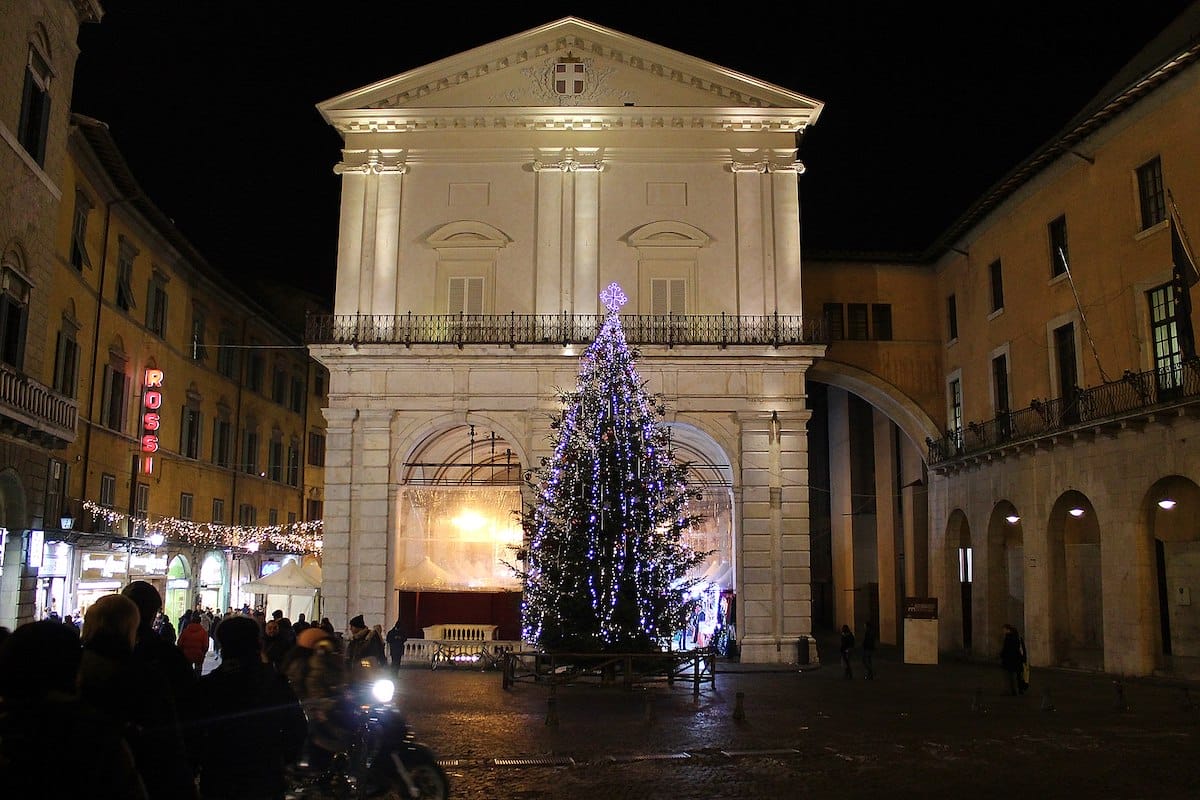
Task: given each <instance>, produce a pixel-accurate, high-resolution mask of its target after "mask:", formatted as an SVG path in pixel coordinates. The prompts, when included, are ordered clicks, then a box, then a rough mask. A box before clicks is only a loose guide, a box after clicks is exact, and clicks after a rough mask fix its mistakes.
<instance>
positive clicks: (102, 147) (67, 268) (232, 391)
mask: <svg viewBox="0 0 1200 800" xmlns="http://www.w3.org/2000/svg"><path fill="white" fill-rule="evenodd" d="M68 149H69V157H68V163H67V168H66V170H65V174H64V179H63V195H64V197H65V198H68V199H69V200H70V202H64V203H63V204H62V205H61V209H60V214H59V218H58V223H57V246H56V256H55V260H56V266H57V267H58V269H57V273H56V275H55V280H54V281H53V283H52V288H51V290H50V292H49V294H50V298H49V301H50V310H49V316H48V320H47V324H46V325H45V326H43V328H42V329H41V330H39V331H37V335H38V336H39V337H41V338H42V339H43V342H42V346H43V347H44V348H46V350H47V352H54V353H56V354H57V357H56V369H57V372H56V375H57V376H58V378H60V379H61V380H59V382H58V383H57V384H56V385H59V386H61V389H62V391H63V392H64V393H65V394H66V395H68V396H69V397H72V398H74V399H75V400H76V402H77V403H78V407H79V430H78V435H77V436H76V438H75V441H74V442H73V443H72V444H71V445H70V446H69V447H68V448H67V449H66V451H65V453H64V456H63V459H62V469H63V471H64V474H65V478H64V484H63V491H64V496H65V498H66V500H65V503H64V506H63V508H64V509H65V510H64V517H68V516H69V517H73V521H72V523H71V524H70V525H67V524H63V525H62V528H63V529H62V530H59V531H50V530H47V533H46V538H47V540H48V541H52V542H53V547H54V548H55V551H56V557H55V558H54V559H53V564H54V566H55V568H56V569H55V572H53V573H52V574H48V573H47V571H46V569H45V568H43V569H42V571H41V574H40V576H39V582H40V584H41V585H42V586H43V591H45V592H49V593H50V594H52V595H53V596H55V597H57V598H58V599H59V604H60V605H61V606H62V607H64V608H67V609H71V610H73V609H76V608H80V607H86V605H87V604H88V603H89V602H90V601H91V600H92V599H94V598H95V597H96V596H99V595H101V594H104V593H107V592H111V591H112V590H113V589H116V588H118V587H120V586H121V585H123V584H124V583H125V582H127V581H128V580H132V579H145V580H149V581H150V582H151V583H154V584H156V585H157V586H158V587H159V589H160V590H161V591H162V592H163V594H164V597H166V598H167V601H168V607H169V608H170V609H171V611H172V612H173V614H174V615H178V614H179V613H182V611H183V610H184V609H185V608H186V607H188V606H189V605H191V604H192V603H201V604H203V605H205V606H212V607H214V608H222V609H223V608H225V607H228V606H231V605H232V606H241V605H243V604H253V603H254V597H253V595H251V594H249V593H243V592H241V591H240V588H239V587H240V585H241V584H242V583H245V582H247V581H249V580H253V579H255V578H258V577H260V576H261V575H262V574H263V572H264V568H265V569H270V567H269V566H267V565H269V564H275V565H276V566H278V564H279V562H280V557H281V554H282V553H283V552H295V553H303V552H305V551H306V550H309V549H311V547H310V545H311V542H312V539H313V538H314V536H313V535H310V534H312V533H313V526H308V525H305V523H306V522H307V521H309V518H308V517H307V516H306V514H307V513H308V512H310V511H311V508H310V507H309V505H308V504H307V502H306V501H307V500H308V499H310V497H309V490H312V489H314V485H313V484H312V483H311V481H310V479H309V478H307V477H306V475H305V464H306V461H307V458H306V452H305V451H306V447H308V445H309V442H310V438H311V437H310V436H309V434H310V433H311V432H313V431H311V430H310V425H309V422H310V416H311V415H312V414H313V407H315V406H316V405H318V402H317V399H316V397H315V396H314V392H315V391H316V390H318V388H319V387H317V386H316V377H315V371H314V364H313V363H312V362H311V360H310V359H309V358H308V356H307V352H306V350H305V349H304V347H303V345H302V344H301V343H300V341H299V329H298V328H296V329H289V328H288V327H287V326H285V325H284V324H283V323H281V322H279V321H277V320H276V319H274V318H273V317H272V315H271V313H270V312H268V311H267V310H266V309H264V308H263V307H262V306H260V305H259V303H258V302H257V301H256V300H255V299H254V298H252V297H251V296H249V295H248V294H247V293H246V292H244V291H242V290H239V289H238V288H237V287H235V286H234V285H233V284H232V283H231V282H230V281H229V279H228V278H227V277H225V276H224V275H223V274H222V273H221V272H219V271H218V270H216V269H215V268H214V267H213V266H212V265H210V264H209V263H208V262H207V261H206V260H205V259H204V257H203V256H202V255H201V254H200V253H199V252H197V251H196V250H195V248H193V247H192V245H191V244H190V243H189V242H188V241H187V240H186V239H185V238H184V237H183V236H182V235H181V234H180V233H179V231H178V230H177V229H176V228H175V226H174V225H173V224H172V223H171V221H170V220H169V219H168V218H167V217H166V216H165V215H164V214H163V213H162V212H161V211H160V210H159V209H158V208H156V207H155V206H154V204H153V202H152V201H151V200H150V199H149V198H147V197H146V195H145V194H144V192H143V191H142V190H141V188H140V186H139V185H138V183H137V181H136V179H135V178H134V176H133V175H132V174H131V173H130V172H129V169H128V167H127V166H126V165H125V162H124V159H123V158H122V156H121V153H120V152H119V151H118V150H117V147H116V145H115V143H114V141H113V138H112V136H111V134H110V133H109V131H108V128H107V126H106V125H105V124H104V123H102V122H98V121H96V120H93V119H89V118H86V117H80V116H75V117H74V118H73V119H72V125H71V130H70V138H69V148H68ZM318 430H319V429H318ZM68 512H69V513H68ZM47 527H48V528H49V527H50V526H49V525H48V526H47ZM159 536H161V537H162V538H161V540H160V539H159ZM268 549H269V550H270V551H271V552H270V553H268V552H267V550H268Z"/></svg>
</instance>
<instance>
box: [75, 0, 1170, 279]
mask: <svg viewBox="0 0 1200 800" xmlns="http://www.w3.org/2000/svg"><path fill="white" fill-rule="evenodd" d="M102 2H103V5H104V8H105V10H106V14H105V17H104V19H103V21H102V22H101V23H100V24H98V25H89V26H85V28H84V29H83V31H82V33H81V35H80V46H81V49H82V53H81V55H80V58H79V62H78V67H77V71H76V81H75V99H74V110H75V111H77V112H79V113H82V114H86V115H88V116H92V117H96V118H98V119H101V120H103V121H105V122H107V123H108V124H109V125H110V127H111V130H112V133H113V136H114V137H115V139H116V141H117V143H118V145H119V146H120V148H121V150H122V152H123V154H124V155H125V158H126V160H127V161H128V163H129V165H130V168H131V169H132V171H133V173H134V176H135V177H136V178H137V180H138V181H139V182H140V183H141V184H142V186H143V188H144V189H145V190H146V191H147V192H148V194H149V195H150V197H151V198H153V200H154V202H155V203H156V204H157V205H158V206H159V208H161V209H162V210H163V212H164V213H166V214H167V215H168V216H170V217H171V218H172V219H174V220H175V223H176V224H177V225H178V227H179V229H180V230H181V231H182V232H183V233H184V235H185V236H187V237H188V238H189V239H190V240H191V241H192V243H193V244H194V245H196V247H197V248H199V250H200V251H201V252H202V253H204V254H205V255H206V256H207V257H208V259H209V261H211V262H212V263H213V264H214V265H215V266H217V267H218V268H219V269H222V270H223V271H225V272H227V273H229V274H237V273H242V272H245V273H248V274H256V275H262V276H264V277H268V278H273V279H280V280H284V281H287V282H290V283H292V284H293V285H295V286H297V287H298V288H302V289H306V290H309V291H313V292H316V293H318V294H322V295H325V296H327V297H329V296H331V294H332V286H333V273H334V256H335V252H336V247H337V218H338V212H337V207H338V187H339V184H338V179H337V178H336V177H335V176H334V175H333V173H332V166H333V164H334V163H335V162H336V161H338V160H339V148H340V139H339V138H338V136H337V135H336V134H335V133H334V132H333V130H332V129H331V128H329V127H328V126H327V125H326V124H325V123H324V122H323V121H322V120H321V118H320V115H319V114H318V113H317V111H316V108H315V105H316V103H318V102H320V101H322V100H325V99H328V98H330V97H333V96H335V95H338V94H341V93H343V92H346V91H349V90H351V89H356V88H358V87H360V86H364V85H366V84H368V83H373V82H375V81H377V80H381V79H383V78H388V77H391V76H393V75H396V74H398V73H401V72H404V71H406V70H409V69H412V68H414V67H418V66H421V65H423V64H427V63H429V62H431V61H435V60H437V59H440V58H444V57H446V56H449V55H453V54H454V53H457V52H460V51H463V50H467V49H470V48H472V47H477V46H479V45H482V44H486V43H488V42H491V41H494V40H496V39H500V38H503V37H505V36H510V35H512V34H515V33H520V32H521V31H524V30H527V29H529V28H532V27H536V26H538V25H541V24H544V23H546V22H550V21H553V20H555V19H558V18H560V17H563V16H566V15H568V14H574V15H576V16H580V17H583V18H585V19H588V20H590V21H592V22H595V23H597V24H600V25H604V26H607V27H610V28H613V29H615V30H618V31H621V32H623V33H627V34H631V35H633V36H637V37H640V38H643V39H647V40H649V41H652V42H655V43H657V44H660V45H663V46H666V47H670V48H673V49H676V50H680V51H682V52H685V53H688V54H690V55H693V56H696V57H698V58H702V59H705V60H707V61H711V62H714V63H716V64H719V65H722V66H725V67H728V68H730V69H734V70H737V71H739V72H743V73H746V74H749V75H751V76H754V77H757V78H761V79H763V80H766V81H769V82H771V83H774V84H777V85H779V86H782V87H784V88H787V89H791V90H793V91H797V92H800V93H801V94H805V95H808V96H810V97H814V98H816V99H818V100H822V101H824V102H825V104H826V107H825V110H824V111H823V112H822V115H821V118H820V120H819V121H818V123H817V124H816V125H815V126H814V127H813V128H812V129H811V131H810V132H809V133H808V134H807V135H806V137H805V140H804V143H803V146H802V150H801V158H802V160H803V161H804V162H805V164H806V165H807V167H808V172H807V174H805V176H804V177H803V178H802V180H801V192H802V203H803V214H804V246H805V247H806V248H808V249H810V250H826V251H827V250H887V251H913V250H921V249H923V248H924V247H926V246H927V245H929V244H930V243H932V241H933V240H934V239H935V238H936V237H937V235H938V234H939V233H941V232H942V231H943V230H944V229H945V228H946V227H947V226H948V225H949V224H950V223H951V222H952V221H953V220H954V219H955V218H956V217H957V216H958V215H959V214H960V213H962V212H963V211H965V210H966V208H967V206H968V205H969V204H970V203H971V202H972V201H973V200H975V199H976V198H978V196H979V195H980V194H982V193H983V191H984V190H985V189H987V188H988V187H989V186H990V185H991V184H992V183H993V182H995V181H996V180H997V179H999V178H1000V177H1002V176H1003V175H1004V174H1005V173H1006V172H1008V171H1009V170H1010V169H1012V168H1013V167H1014V166H1016V165H1017V163H1018V162H1020V161H1021V160H1022V159H1023V158H1025V157H1026V156H1028V155H1030V154H1031V153H1032V152H1033V151H1034V150H1035V149H1036V148H1037V147H1038V146H1039V145H1041V144H1042V143H1044V142H1045V141H1046V140H1047V139H1049V138H1050V137H1051V136H1052V135H1053V134H1054V133H1056V132H1057V131H1058V130H1059V129H1060V128H1061V127H1062V126H1063V125H1064V124H1065V123H1066V122H1067V121H1068V120H1069V119H1070V118H1071V117H1072V116H1074V115H1075V113H1076V112H1078V111H1079V110H1080V109H1081V108H1082V107H1083V106H1084V105H1085V104H1086V103H1087V102H1088V101H1089V100H1090V99H1091V97H1092V96H1093V95H1094V94H1095V93H1096V92H1097V91H1098V90H1099V89H1100V88H1101V87H1102V86H1103V85H1104V84H1105V83H1106V82H1107V80H1108V79H1109V78H1111V77H1112V75H1113V74H1114V73H1115V72H1116V71H1117V70H1118V69H1119V68H1120V67H1121V66H1122V65H1123V64H1124V63H1125V62H1126V61H1128V60H1129V59H1130V58H1131V57H1132V56H1133V55H1134V54H1135V53H1136V52H1137V51H1138V50H1139V49H1140V48H1141V47H1142V46H1143V45H1144V44H1146V43H1147V42H1148V41H1149V40H1150V39H1152V38H1153V37H1154V36H1155V34H1157V33H1158V32H1159V31H1160V30H1161V29H1162V28H1163V27H1165V26H1166V25H1167V24H1168V23H1169V22H1170V21H1171V20H1172V19H1174V17H1175V16H1176V15H1177V14H1178V13H1179V12H1180V11H1182V10H1183V9H1184V8H1186V7H1187V5H1188V2H1187V1H1186V0H1143V1H1142V2H1132V1H1131V0H1120V1H1119V2H1117V3H1112V4H1108V3H1098V2H1095V0H1089V2H1079V1H1077V0H1070V1H1069V2H1053V0H1043V2H1038V3H1025V2H1013V1H1012V0H1009V1H1008V2H990V1H983V2H978V3H961V4H957V5H956V6H943V4H940V3H913V2H908V3H901V2H878V3H854V2H833V0H822V1H821V2H813V1H811V0H810V2H799V1H794V2H791V3H788V4H786V6H782V7H779V6H776V5H775V4H772V3H765V4H736V3H735V4H726V5H721V6H716V5H707V6H706V5H702V4H683V5H679V4H665V5H666V6H667V7H668V8H669V10H670V11H671V12H673V13H670V14H668V13H666V12H660V11H647V10H646V8H647V7H646V5H645V4H627V3H621V4H601V5H599V6H596V7H593V8H588V7H583V8H572V7H570V6H568V5H564V4H561V3H556V4H548V3H533V2H529V3H517V4H513V6H512V10H508V9H507V8H506V7H505V6H504V5H503V4H499V3H498V4H476V3H470V4H458V3H445V2H443V3H429V4H422V5H421V6H419V8H420V10H416V11H414V10H413V8H414V6H415V5H416V4H414V3H412V2H407V1H405V2H401V1H400V0H387V1H386V2H385V0H376V1H375V2H356V1H355V0H342V1H341V2H325V1H324V0H320V1H318V0H306V1H305V2H294V1H293V2H286V3H285V2H275V0H237V1H236V2H235V0H223V1H218V0H211V1H209V2H199V1H198V0H193V1H192V2H183V1H178V2H177V1H175V0H170V1H167V2H163V1H162V0H124V2H122V1H121V0H102ZM618 5H620V6H622V7H625V8H629V9H637V11H636V12H635V11H633V10H629V11H617V10H615V9H616V7H617V6H618ZM659 5H664V4H659ZM927 7H929V8H927ZM946 7H949V8H956V9H959V10H961V11H964V12H966V13H969V14H970V15H971V16H970V18H968V17H966V16H953V15H952V16H944V15H943V14H940V13H938V11H939V10H943V9H944V8H946Z"/></svg>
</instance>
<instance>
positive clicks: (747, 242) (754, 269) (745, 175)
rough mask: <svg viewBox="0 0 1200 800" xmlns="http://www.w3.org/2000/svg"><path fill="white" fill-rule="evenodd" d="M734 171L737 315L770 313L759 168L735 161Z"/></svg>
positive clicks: (756, 165) (731, 167)
mask: <svg viewBox="0 0 1200 800" xmlns="http://www.w3.org/2000/svg"><path fill="white" fill-rule="evenodd" d="M730 169H731V170H732V171H733V188H734V208H735V209H736V213H737V306H736V309H737V313H739V314H743V315H750V316H754V315H762V314H766V313H769V311H770V310H771V309H768V308H767V302H766V299H765V295H766V287H765V285H764V274H763V272H764V268H763V245H764V234H763V227H762V218H763V207H762V192H761V190H760V188H759V187H760V184H761V181H762V169H761V168H760V166H759V165H758V164H748V163H742V162H737V161H735V162H734V163H733V164H732V165H731V166H730Z"/></svg>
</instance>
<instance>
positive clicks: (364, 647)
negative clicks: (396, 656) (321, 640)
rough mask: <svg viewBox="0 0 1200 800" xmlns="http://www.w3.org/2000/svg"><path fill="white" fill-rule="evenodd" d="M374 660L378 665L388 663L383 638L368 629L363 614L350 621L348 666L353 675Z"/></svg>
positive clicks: (347, 647)
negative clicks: (364, 662) (364, 664)
mask: <svg viewBox="0 0 1200 800" xmlns="http://www.w3.org/2000/svg"><path fill="white" fill-rule="evenodd" d="M367 659H374V660H375V663H376V664H377V665H383V664H386V663H387V656H386V655H385V654H384V652H383V638H382V637H380V636H379V634H377V633H376V632H375V631H373V630H371V629H370V628H368V627H367V623H366V621H365V620H363V616H362V614H359V615H358V616H357V617H355V618H354V619H352V620H350V640H349V641H348V642H346V664H347V665H348V666H349V667H350V671H351V673H355V672H358V671H359V670H361V669H362V662H363V661H365V660H367Z"/></svg>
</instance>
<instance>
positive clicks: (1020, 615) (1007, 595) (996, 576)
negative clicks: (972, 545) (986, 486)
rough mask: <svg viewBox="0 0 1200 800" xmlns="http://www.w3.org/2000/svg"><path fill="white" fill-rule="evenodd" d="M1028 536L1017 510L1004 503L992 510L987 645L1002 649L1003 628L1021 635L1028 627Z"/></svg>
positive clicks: (983, 622)
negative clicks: (1026, 561)
mask: <svg viewBox="0 0 1200 800" xmlns="http://www.w3.org/2000/svg"><path fill="white" fill-rule="evenodd" d="M1024 562H1025V535H1024V529H1023V528H1022V520H1021V515H1020V514H1019V513H1017V509H1016V506H1014V505H1013V504H1012V503H1010V502H1009V501H1007V500H1001V501H1000V502H998V503H996V505H995V506H994V507H993V508H992V514H991V517H990V518H989V519H988V533H987V559H986V562H985V565H984V569H986V571H987V603H986V611H987V614H986V617H984V618H983V619H982V620H981V621H980V622H981V630H985V631H987V635H988V641H989V642H992V641H994V642H995V644H996V646H997V647H999V644H1000V641H1001V633H1000V632H1001V630H1002V626H1003V625H1005V624H1006V623H1007V624H1010V625H1012V626H1013V627H1015V628H1016V629H1017V630H1018V631H1020V632H1022V635H1024V631H1025V630H1026V625H1025V569H1024Z"/></svg>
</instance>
